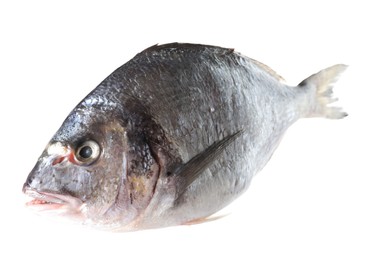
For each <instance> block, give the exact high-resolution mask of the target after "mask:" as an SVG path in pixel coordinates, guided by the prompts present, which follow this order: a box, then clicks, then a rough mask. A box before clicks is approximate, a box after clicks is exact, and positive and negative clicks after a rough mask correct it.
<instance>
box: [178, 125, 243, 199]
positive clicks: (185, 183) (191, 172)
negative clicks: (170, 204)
mask: <svg viewBox="0 0 373 260" xmlns="http://www.w3.org/2000/svg"><path fill="white" fill-rule="evenodd" d="M243 132H244V131H243V130H240V131H238V132H236V133H234V134H232V135H229V136H227V137H225V138H224V139H222V140H220V141H218V142H215V143H214V144H212V145H211V146H209V147H208V148H207V149H206V150H204V151H203V152H201V153H199V154H197V155H196V156H194V157H193V158H192V159H190V160H189V161H188V162H187V163H186V164H183V165H182V166H181V167H180V168H178V169H177V170H176V172H175V173H174V174H175V175H174V176H175V178H177V181H176V183H177V184H176V185H177V187H176V188H177V189H176V200H175V202H177V201H178V199H179V198H180V196H181V195H182V194H183V193H184V192H185V190H186V189H187V188H188V187H189V186H190V185H191V184H192V183H193V182H194V181H195V180H196V179H197V178H198V176H199V175H201V174H202V173H203V172H204V171H205V170H206V169H207V168H208V167H209V166H210V165H211V164H212V163H213V162H214V161H216V160H217V159H219V158H220V156H221V155H222V153H223V152H224V151H225V149H226V148H227V147H228V146H229V145H230V144H232V143H233V142H234V141H235V140H236V139H237V138H238V137H239V136H241V135H242V133H243Z"/></svg>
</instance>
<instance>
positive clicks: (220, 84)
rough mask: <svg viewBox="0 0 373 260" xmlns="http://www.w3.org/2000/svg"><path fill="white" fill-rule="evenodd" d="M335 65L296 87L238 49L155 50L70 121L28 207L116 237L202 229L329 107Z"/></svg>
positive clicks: (105, 85)
mask: <svg viewBox="0 0 373 260" xmlns="http://www.w3.org/2000/svg"><path fill="white" fill-rule="evenodd" d="M345 68H346V66H345V65H335V66H332V67H330V68H327V69H324V70H322V71H320V72H318V73H316V74H314V75H312V76H310V77H308V78H306V79H305V80H303V81H302V82H301V83H300V84H299V85H298V86H288V85H286V84H285V83H284V81H283V80H282V78H281V77H280V76H278V75H277V74H276V73H275V72H273V71H272V70H271V69H270V68H269V67H268V66H266V65H263V64H261V63H260V62H258V61H256V60H253V59H250V58H248V57H245V56H243V55H241V54H239V53H237V52H235V51H233V50H232V49H225V48H220V47H214V46H207V45H196V44H178V43H172V44H166V45H155V46H152V47H150V48H148V49H146V50H144V51H143V52H141V53H139V54H138V55H136V56H135V57H134V58H133V59H132V60H130V61H129V62H127V63H126V64H124V65H123V66H121V67H120V68H118V69H117V70H115V71H114V72H113V73H112V74H111V75H109V76H108V77H107V78H106V79H105V80H104V81H103V82H102V83H101V84H99V85H98V86H97V87H96V88H95V89H94V90H93V91H92V92H91V93H90V94H89V95H88V96H87V97H86V98H84V99H83V100H82V101H81V102H80V103H79V104H78V105H77V106H76V107H75V108H74V109H73V111H72V112H71V113H70V114H69V115H68V117H67V118H66V120H65V121H64V122H63V124H62V126H61V128H60V129H59V130H58V131H57V133H56V134H55V135H54V136H53V138H52V139H51V141H50V142H49V144H48V145H47V147H46V148H45V150H44V151H43V153H42V155H41V156H40V158H39V160H38V161H37V163H36V165H35V167H34V169H33V170H32V171H31V173H30V174H29V176H28V178H27V180H26V182H25V184H24V186H23V192H24V193H26V194H27V195H29V196H31V197H32V198H33V200H31V201H30V202H28V203H27V205H28V206H29V207H33V208H38V209H41V210H43V211H45V210H47V211H55V212H57V213H58V214H61V215H66V216H68V217H73V218H75V219H77V220H79V221H82V222H84V223H88V224H92V225H94V226H97V227H99V228H104V229H111V230H124V231H125V230H138V229H146V228H158V227H165V226H172V225H179V224H184V223H190V222H193V221H198V220H203V219H205V218H207V217H208V216H210V215H211V214H213V213H215V212H217V211H218V210H220V209H222V208H223V207H225V206H226V205H228V204H229V203H230V202H232V201H233V200H234V199H236V198H237V197H238V196H240V195H241V194H242V193H243V192H244V191H245V190H246V189H247V188H248V187H249V184H250V181H251V179H252V178H253V176H254V175H255V174H256V173H257V172H258V171H260V170H261V169H262V168H263V167H264V166H265V164H266V163H267V161H268V160H269V159H270V157H271V155H272V154H273V152H274V151H275V149H276V147H277V146H278V144H279V141H280V140H281V137H282V136H283V134H284V133H285V131H286V129H287V128H288V127H289V126H291V125H292V124H293V123H294V122H295V121H297V120H298V119H299V118H303V117H327V118H332V119H339V118H343V117H344V116H346V113H344V112H342V111H341V109H339V108H336V107H333V106H330V103H332V102H333V101H335V99H333V98H332V84H333V83H334V82H335V81H336V79H337V77H338V76H339V75H340V73H341V72H343V71H344V70H345Z"/></svg>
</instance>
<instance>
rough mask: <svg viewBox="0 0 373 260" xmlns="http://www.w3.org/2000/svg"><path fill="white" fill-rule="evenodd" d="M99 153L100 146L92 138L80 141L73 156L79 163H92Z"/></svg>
mask: <svg viewBox="0 0 373 260" xmlns="http://www.w3.org/2000/svg"><path fill="white" fill-rule="evenodd" d="M99 155H100V146H99V145H98V143H96V142H95V141H93V140H90V141H85V142H84V143H82V144H81V145H80V146H79V147H78V149H76V152H75V158H76V159H77V161H78V162H79V163H81V164H84V165H88V164H91V163H93V162H94V161H95V160H96V159H97V158H98V156H99Z"/></svg>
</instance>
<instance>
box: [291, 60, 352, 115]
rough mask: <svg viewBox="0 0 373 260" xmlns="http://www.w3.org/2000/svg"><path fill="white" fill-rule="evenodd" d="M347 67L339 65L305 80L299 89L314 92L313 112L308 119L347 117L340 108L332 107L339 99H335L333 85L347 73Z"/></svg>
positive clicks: (311, 101) (311, 111)
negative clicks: (344, 72) (342, 74)
mask: <svg viewBox="0 0 373 260" xmlns="http://www.w3.org/2000/svg"><path fill="white" fill-rule="evenodd" d="M346 68H347V66H346V65H343V64H337V65H334V66H331V67H329V68H326V69H324V70H321V71H319V72H318V73H316V74H313V75H311V76H310V77H308V78H306V79H305V80H303V81H302V82H301V83H300V84H299V85H298V87H300V88H309V91H311V92H312V94H311V98H312V100H310V103H311V110H308V111H309V112H308V113H307V114H306V115H305V116H306V117H326V118H331V119H340V118H343V117H345V116H347V113H346V112H344V111H342V109H341V108H340V107H334V106H330V104H331V103H333V102H336V101H337V100H338V99H337V98H334V97H333V84H334V83H335V82H336V81H337V80H338V78H339V76H340V74H341V73H342V72H343V71H345V70H346Z"/></svg>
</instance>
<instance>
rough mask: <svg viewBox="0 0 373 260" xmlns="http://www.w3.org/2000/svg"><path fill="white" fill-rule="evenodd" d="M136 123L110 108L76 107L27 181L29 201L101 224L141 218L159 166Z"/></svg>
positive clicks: (76, 217) (79, 218)
mask: <svg viewBox="0 0 373 260" xmlns="http://www.w3.org/2000/svg"><path fill="white" fill-rule="evenodd" d="M133 125H134V124H133V122H131V120H123V119H122V116H121V115H119V113H117V112H115V111H110V110H108V109H103V108H99V109H92V108H90V109H87V108H86V107H84V108H81V109H77V108H76V109H74V110H73V112H72V113H71V114H70V115H69V116H68V118H67V119H66V120H65V121H64V123H63V124H62V126H61V128H60V129H59V130H58V131H57V133H56V134H55V136H54V137H53V138H52V139H51V141H50V142H49V144H48V145H47V147H46V148H45V150H44V151H43V153H42V155H41V156H40V158H39V159H38V161H37V163H36V165H35V167H34V168H33V170H32V171H31V173H30V174H29V176H28V178H27V180H26V182H25V184H24V186H23V192H24V193H26V194H27V195H29V196H31V197H32V198H33V200H32V201H30V202H28V204H27V205H28V206H30V207H34V208H39V209H41V210H42V211H45V210H49V211H50V210H52V211H54V212H58V213H59V214H61V215H63V216H70V217H74V218H75V219H78V220H82V221H83V222H85V223H91V224H95V225H101V226H107V225H111V226H115V224H118V225H123V224H126V223H130V222H131V221H133V220H135V219H136V217H137V216H139V215H140V214H141V212H142V211H143V210H144V209H145V208H146V206H147V205H148V204H149V201H150V199H151V198H152V194H153V192H154V187H155V185H156V182H157V178H158V175H159V173H158V170H159V166H158V163H157V161H156V160H155V158H154V156H153V153H152V151H151V149H150V147H149V146H148V145H147V143H146V141H145V140H144V137H143V135H142V134H141V132H138V131H136V132H134V131H133V129H134V126H133Z"/></svg>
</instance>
